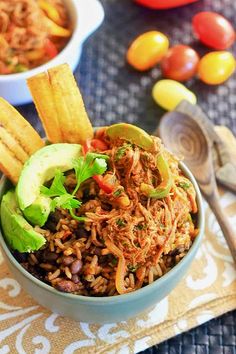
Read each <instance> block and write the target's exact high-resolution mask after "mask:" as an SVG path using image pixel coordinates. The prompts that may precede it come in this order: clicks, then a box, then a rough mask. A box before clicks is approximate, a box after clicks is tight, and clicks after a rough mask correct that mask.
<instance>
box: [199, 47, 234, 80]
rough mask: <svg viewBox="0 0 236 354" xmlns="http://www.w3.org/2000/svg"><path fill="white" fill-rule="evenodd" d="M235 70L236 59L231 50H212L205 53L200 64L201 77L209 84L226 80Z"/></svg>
mask: <svg viewBox="0 0 236 354" xmlns="http://www.w3.org/2000/svg"><path fill="white" fill-rule="evenodd" d="M234 71H235V59H234V57H233V55H232V54H231V53H230V52H225V51H221V52H211V53H208V54H206V55H204V56H203V57H202V58H201V60H200V62H199V66H198V75H199V77H200V79H201V80H202V81H203V82H205V83H206V84H209V85H219V84H222V83H223V82H225V81H226V80H227V79H228V78H229V77H230V76H231V75H232V74H233V72H234Z"/></svg>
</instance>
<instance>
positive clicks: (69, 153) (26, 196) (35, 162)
mask: <svg viewBox="0 0 236 354" xmlns="http://www.w3.org/2000/svg"><path fill="white" fill-rule="evenodd" d="M81 152H82V147H81V145H79V144H66V143H59V144H52V145H47V146H44V147H43V148H42V149H40V150H38V151H36V153H35V154H33V155H32V156H31V157H30V158H29V160H27V161H26V163H25V165H24V167H23V170H22V172H21V175H20V178H19V181H18V184H17V187H16V196H17V200H18V203H19V206H20V209H21V210H22V211H23V212H24V210H25V209H26V208H27V207H29V206H32V204H33V203H36V204H37V198H38V197H39V195H40V187H41V186H42V185H43V184H44V183H45V182H47V181H49V180H51V179H52V178H53V177H54V176H55V171H56V170H60V171H62V172H64V171H68V170H70V169H72V168H73V161H74V159H77V158H78V157H79V156H81ZM42 209H44V207H42ZM28 220H30V218H29V215H28ZM30 221H31V220H30ZM34 223H35V222H34Z"/></svg>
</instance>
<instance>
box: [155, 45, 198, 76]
mask: <svg viewBox="0 0 236 354" xmlns="http://www.w3.org/2000/svg"><path fill="white" fill-rule="evenodd" d="M198 63H199V56H198V54H197V52H196V51H195V50H194V49H192V48H191V47H189V46H187V45H183V44H179V45H176V46H174V47H172V48H170V49H169V50H168V52H167V55H166V56H165V58H164V59H163V61H162V63H161V69H162V74H163V76H164V77H167V78H169V79H172V80H176V81H186V80H188V79H190V78H191V77H193V76H194V75H195V74H196V72H197V67H198Z"/></svg>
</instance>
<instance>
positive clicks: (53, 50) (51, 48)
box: [44, 38, 58, 59]
mask: <svg viewBox="0 0 236 354" xmlns="http://www.w3.org/2000/svg"><path fill="white" fill-rule="evenodd" d="M44 50H45V53H46V55H47V56H48V57H49V58H50V59H53V58H54V57H55V56H57V54H58V50H57V47H56V46H55V44H54V43H53V42H52V41H51V40H50V39H48V38H46V40H45V44H44Z"/></svg>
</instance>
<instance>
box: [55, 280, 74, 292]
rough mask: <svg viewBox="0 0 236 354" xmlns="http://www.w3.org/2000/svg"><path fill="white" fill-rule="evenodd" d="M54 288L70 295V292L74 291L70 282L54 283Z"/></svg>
mask: <svg viewBox="0 0 236 354" xmlns="http://www.w3.org/2000/svg"><path fill="white" fill-rule="evenodd" d="M55 288H56V289H57V290H59V291H63V292H65V293H71V292H73V291H75V289H76V286H75V284H74V283H73V282H72V281H70V280H61V281H59V282H58V283H56V285H55Z"/></svg>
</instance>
